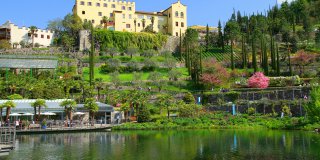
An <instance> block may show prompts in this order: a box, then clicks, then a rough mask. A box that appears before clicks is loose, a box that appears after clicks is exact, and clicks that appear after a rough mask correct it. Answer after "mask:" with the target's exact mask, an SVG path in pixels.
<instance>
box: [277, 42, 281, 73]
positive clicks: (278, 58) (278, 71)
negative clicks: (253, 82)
mask: <svg viewBox="0 0 320 160" xmlns="http://www.w3.org/2000/svg"><path fill="white" fill-rule="evenodd" d="M276 48H277V65H276V66H277V76H280V57H279V46H278V43H277V44H276Z"/></svg>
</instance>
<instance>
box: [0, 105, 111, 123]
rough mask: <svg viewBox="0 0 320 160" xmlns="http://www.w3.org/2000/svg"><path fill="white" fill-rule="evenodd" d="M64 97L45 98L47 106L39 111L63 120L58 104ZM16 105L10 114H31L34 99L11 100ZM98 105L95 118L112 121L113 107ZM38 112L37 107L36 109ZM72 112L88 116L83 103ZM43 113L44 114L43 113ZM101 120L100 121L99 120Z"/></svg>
mask: <svg viewBox="0 0 320 160" xmlns="http://www.w3.org/2000/svg"><path fill="white" fill-rule="evenodd" d="M64 100H65V99H56V100H46V105H47V107H46V108H44V107H42V108H41V110H40V112H41V113H53V114H52V116H51V117H52V118H54V119H55V120H65V117H66V113H65V111H64V107H61V106H60V103H61V102H63V101H64ZM7 101H9V100H0V105H1V104H3V103H5V102H7ZM12 101H13V102H14V103H15V104H16V107H15V108H12V109H11V114H16V115H17V116H19V115H20V116H24V115H27V116H29V117H30V116H31V115H33V114H34V108H33V107H32V106H31V103H33V102H35V101H36V100H35V99H23V100H12ZM97 104H98V106H99V111H98V112H97V113H96V115H95V119H96V120H97V121H100V122H101V123H103V124H108V123H111V122H113V117H112V112H113V111H114V109H113V107H112V106H111V105H108V104H104V103H100V102H97ZM36 111H37V114H38V108H37V109H36ZM74 112H82V113H84V118H88V117H89V111H88V110H86V109H85V108H84V104H78V105H77V106H76V108H75V111H74ZM2 114H3V115H2V116H5V115H6V111H5V109H4V110H3V113H2ZM44 115H45V114H44ZM101 120H102V121H101Z"/></svg>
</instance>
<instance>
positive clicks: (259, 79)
mask: <svg viewBox="0 0 320 160" xmlns="http://www.w3.org/2000/svg"><path fill="white" fill-rule="evenodd" d="M269 80H270V79H269V78H268V77H266V76H265V75H264V74H263V73H262V72H256V73H255V74H254V75H253V76H252V77H250V78H249V80H248V85H249V87H251V88H261V89H264V88H268V86H269Z"/></svg>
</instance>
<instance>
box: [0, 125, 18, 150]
mask: <svg viewBox="0 0 320 160" xmlns="http://www.w3.org/2000/svg"><path fill="white" fill-rule="evenodd" d="M15 139H16V128H15V127H0V146H2V145H4V146H9V147H14V144H15ZM0 149H1V148H0Z"/></svg>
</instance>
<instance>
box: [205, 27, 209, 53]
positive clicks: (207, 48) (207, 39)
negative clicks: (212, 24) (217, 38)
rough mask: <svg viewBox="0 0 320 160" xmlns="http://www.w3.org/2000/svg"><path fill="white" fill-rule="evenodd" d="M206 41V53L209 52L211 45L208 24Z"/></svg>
mask: <svg viewBox="0 0 320 160" xmlns="http://www.w3.org/2000/svg"><path fill="white" fill-rule="evenodd" d="M205 40H206V52H208V50H209V45H210V44H209V43H210V40H209V25H208V24H207V26H206V37H205Z"/></svg>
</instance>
